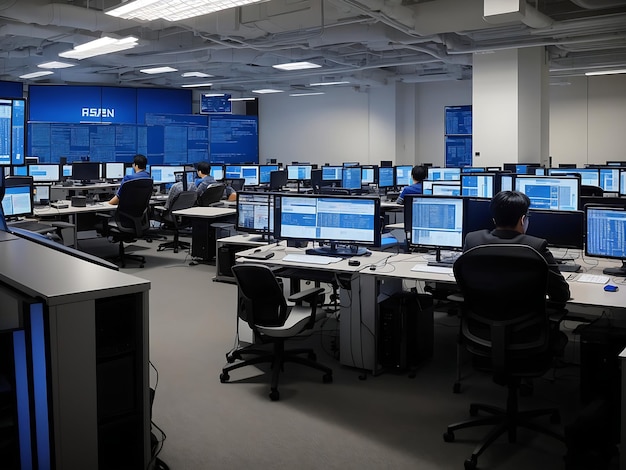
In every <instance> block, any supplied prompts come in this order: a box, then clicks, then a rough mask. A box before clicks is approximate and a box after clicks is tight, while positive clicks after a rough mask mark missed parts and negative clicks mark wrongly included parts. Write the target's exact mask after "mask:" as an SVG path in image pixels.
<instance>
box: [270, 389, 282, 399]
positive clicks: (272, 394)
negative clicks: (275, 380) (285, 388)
mask: <svg viewBox="0 0 626 470" xmlns="http://www.w3.org/2000/svg"><path fill="white" fill-rule="evenodd" d="M279 398H280V393H278V390H276V389H273V390H272V391H271V392H270V400H272V401H278V399H279Z"/></svg>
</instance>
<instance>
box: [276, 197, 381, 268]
mask: <svg viewBox="0 0 626 470" xmlns="http://www.w3.org/2000/svg"><path fill="white" fill-rule="evenodd" d="M275 197H276V199H275V206H274V207H275V217H276V220H275V234H276V237H277V238H280V239H283V240H290V239H293V240H311V241H314V242H320V243H322V244H325V246H320V247H317V248H314V252H315V253H317V254H324V255H331V256H358V255H364V254H366V253H369V251H368V250H367V249H366V248H365V247H366V246H380V239H381V217H380V198H378V197H366V196H330V195H323V194H315V195H303V194H297V193H282V194H277V195H276V196H275Z"/></svg>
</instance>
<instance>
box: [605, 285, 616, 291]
mask: <svg viewBox="0 0 626 470" xmlns="http://www.w3.org/2000/svg"><path fill="white" fill-rule="evenodd" d="M604 290H605V291H607V292H617V291H618V290H619V287H617V286H614V285H613V284H607V285H606V286H604Z"/></svg>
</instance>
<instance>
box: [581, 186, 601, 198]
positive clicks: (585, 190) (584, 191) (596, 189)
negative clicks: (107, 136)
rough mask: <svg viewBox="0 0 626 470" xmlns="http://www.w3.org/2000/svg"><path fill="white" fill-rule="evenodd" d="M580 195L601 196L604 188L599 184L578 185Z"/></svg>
mask: <svg viewBox="0 0 626 470" xmlns="http://www.w3.org/2000/svg"><path fill="white" fill-rule="evenodd" d="M580 195H581V196H585V197H588V196H598V197H603V196H604V189H602V188H601V187H600V186H591V185H587V184H583V185H581V186H580Z"/></svg>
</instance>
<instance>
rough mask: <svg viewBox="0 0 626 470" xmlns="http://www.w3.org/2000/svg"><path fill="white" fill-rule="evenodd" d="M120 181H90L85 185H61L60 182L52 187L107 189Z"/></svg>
mask: <svg viewBox="0 0 626 470" xmlns="http://www.w3.org/2000/svg"><path fill="white" fill-rule="evenodd" d="M119 185H120V183H92V184H85V185H74V184H72V185H71V186H63V185H62V184H55V185H54V186H52V188H54V189H66V190H71V191H80V190H87V191H89V190H93V189H109V188H117V187H119Z"/></svg>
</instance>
